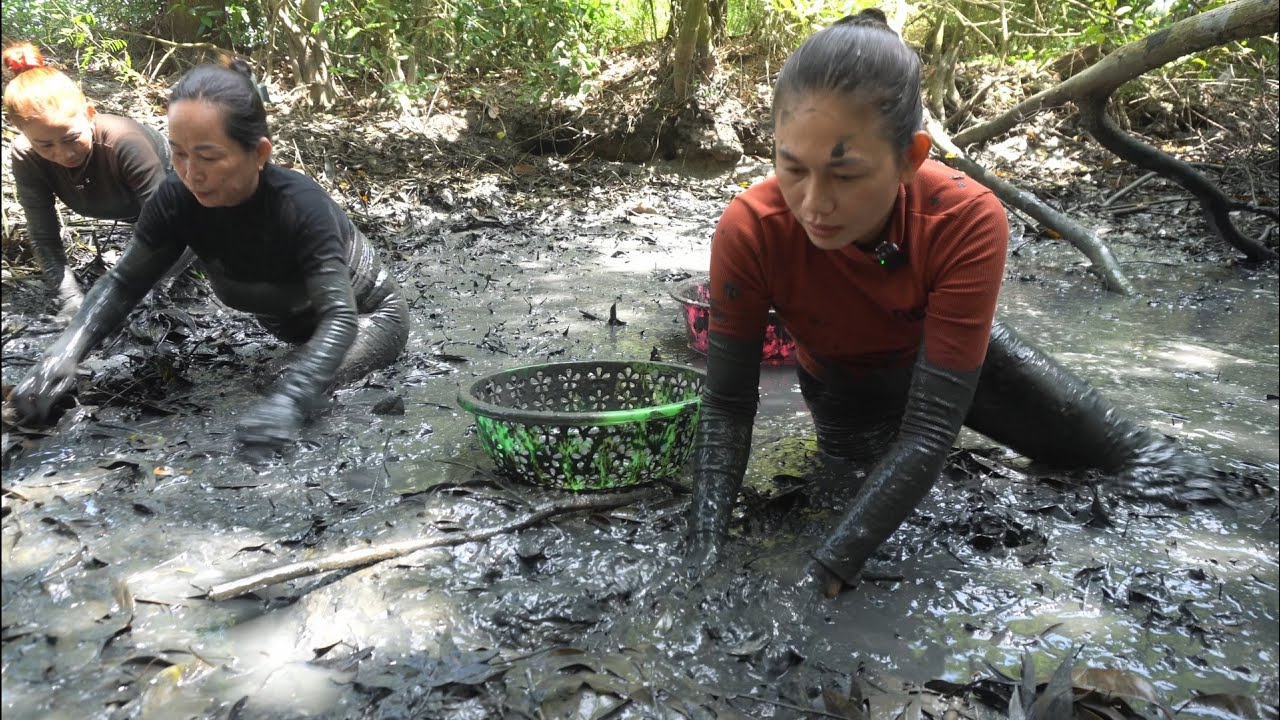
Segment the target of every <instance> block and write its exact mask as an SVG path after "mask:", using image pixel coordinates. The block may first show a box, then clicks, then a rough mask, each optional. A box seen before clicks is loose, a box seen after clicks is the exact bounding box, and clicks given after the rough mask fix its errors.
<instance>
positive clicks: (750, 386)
mask: <svg viewBox="0 0 1280 720" xmlns="http://www.w3.org/2000/svg"><path fill="white" fill-rule="evenodd" d="M760 356H761V346H760V340H742V339H738V338H732V337H727V336H725V335H721V334H720V333H717V332H714V331H712V332H710V333H709V334H708V336H707V384H706V386H705V388H704V390H703V393H702V411H701V415H700V416H699V419H698V431H697V436H696V438H695V441H694V450H693V458H694V466H693V482H694V487H693V504H692V505H691V506H690V508H689V544H690V550H691V552H692V553H693V554H694V556H695V558H701V559H703V560H704V561H710V560H713V559H714V557H715V556H716V555H718V554H719V550H720V546H721V545H722V544H723V543H724V539H725V536H726V535H727V533H728V530H729V518H730V517H731V515H732V513H733V504H734V502H735V501H736V500H737V497H738V490H739V489H740V488H741V487H742V477H743V474H744V473H745V472H746V469H747V459H748V457H749V455H750V452H751V426H752V423H753V422H754V421H755V415H756V406H757V405H758V403H759V401H760Z"/></svg>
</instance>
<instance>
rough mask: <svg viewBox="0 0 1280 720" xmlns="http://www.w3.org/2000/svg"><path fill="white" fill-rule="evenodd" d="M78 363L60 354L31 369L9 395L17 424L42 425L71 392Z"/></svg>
mask: <svg viewBox="0 0 1280 720" xmlns="http://www.w3.org/2000/svg"><path fill="white" fill-rule="evenodd" d="M78 364H79V363H77V362H76V358H74V357H69V356H66V355H59V356H50V357H46V358H45V359H43V360H41V361H40V362H39V363H37V364H36V365H35V366H34V367H32V368H31V370H30V371H28V372H27V375H26V377H24V378H23V379H22V382H20V383H18V386H17V387H16V388H14V390H13V394H12V395H10V396H9V404H10V406H11V407H12V408H13V411H14V417H15V419H16V420H17V421H18V423H19V424H22V425H39V424H43V423H44V422H45V421H46V420H47V419H48V417H49V412H50V411H51V410H52V409H53V406H54V405H56V404H57V403H58V401H59V400H61V399H62V397H63V396H64V395H66V394H67V392H69V391H70V390H71V387H72V385H73V384H74V383H75V376H76V366H77V365H78Z"/></svg>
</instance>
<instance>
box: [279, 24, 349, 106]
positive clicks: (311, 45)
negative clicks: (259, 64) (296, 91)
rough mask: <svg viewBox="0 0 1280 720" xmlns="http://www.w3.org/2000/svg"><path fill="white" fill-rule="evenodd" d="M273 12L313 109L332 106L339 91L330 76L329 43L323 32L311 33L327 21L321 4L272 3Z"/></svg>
mask: <svg viewBox="0 0 1280 720" xmlns="http://www.w3.org/2000/svg"><path fill="white" fill-rule="evenodd" d="M271 11H272V15H274V16H275V18H276V20H277V21H278V22H279V28H280V31H281V34H282V35H283V36H284V40H285V44H286V45H287V46H288V48H289V59H290V60H291V61H292V62H293V70H294V74H295V75H296V80H297V82H299V83H300V84H302V85H305V86H306V88H307V100H308V101H309V102H310V103H311V105H312V106H314V107H319V108H327V107H330V106H332V105H333V103H334V102H336V101H337V99H338V90H337V87H335V85H334V82H333V77H332V76H330V75H329V43H328V40H327V39H326V38H325V36H324V35H323V34H322V33H320V32H312V28H314V27H316V26H317V25H318V24H319V23H321V22H322V21H323V20H324V7H323V5H322V1H321V0H271Z"/></svg>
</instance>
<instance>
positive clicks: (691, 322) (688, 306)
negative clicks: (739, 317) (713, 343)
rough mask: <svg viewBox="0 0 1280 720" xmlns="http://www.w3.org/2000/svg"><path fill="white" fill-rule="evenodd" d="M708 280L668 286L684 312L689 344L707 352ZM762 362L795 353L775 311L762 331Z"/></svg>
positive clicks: (783, 360)
mask: <svg viewBox="0 0 1280 720" xmlns="http://www.w3.org/2000/svg"><path fill="white" fill-rule="evenodd" d="M710 285H711V279H710V278H708V277H706V276H702V277H691V278H689V279H688V280H684V281H681V282H679V283H677V284H676V285H675V286H674V287H672V288H671V297H673V298H675V299H676V300H677V301H679V303H680V305H681V309H682V310H683V315H684V324H685V329H686V330H688V331H689V347H691V348H693V349H694V350H696V351H698V352H700V353H702V354H703V355H706V354H707V330H708V328H709V327H710V325H711V305H710V303H709V300H710V299H711V291H710ZM761 349H762V351H763V357H762V362H767V363H771V364H782V363H789V362H791V360H792V358H793V357H794V356H795V352H796V342H795V340H792V339H791V334H790V333H788V332H787V329H786V327H784V326H783V324H782V318H780V317H778V313H777V312H776V311H773V310H770V311H769V325H768V327H766V328H765V331H764V344H763V347H762V348H761Z"/></svg>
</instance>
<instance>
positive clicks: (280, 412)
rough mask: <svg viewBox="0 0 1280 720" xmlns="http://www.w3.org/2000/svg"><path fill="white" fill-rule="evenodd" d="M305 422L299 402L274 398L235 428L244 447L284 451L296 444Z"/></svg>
mask: <svg viewBox="0 0 1280 720" xmlns="http://www.w3.org/2000/svg"><path fill="white" fill-rule="evenodd" d="M303 419H304V413H303V410H302V407H301V405H299V403H298V401H297V400H294V399H292V398H290V397H288V396H287V395H281V394H275V395H272V396H271V397H268V398H267V399H266V400H263V401H262V402H261V403H259V404H258V405H257V406H256V407H254V408H253V409H251V410H250V411H249V412H247V413H245V416H244V418H243V419H242V420H241V421H240V422H239V423H238V424H237V425H236V439H238V440H239V441H240V442H241V443H242V444H244V445H250V446H256V447H265V448H272V449H276V448H281V447H284V446H286V445H291V444H293V443H294V442H297V440H298V436H299V435H300V434H301V432H302V421H303Z"/></svg>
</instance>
